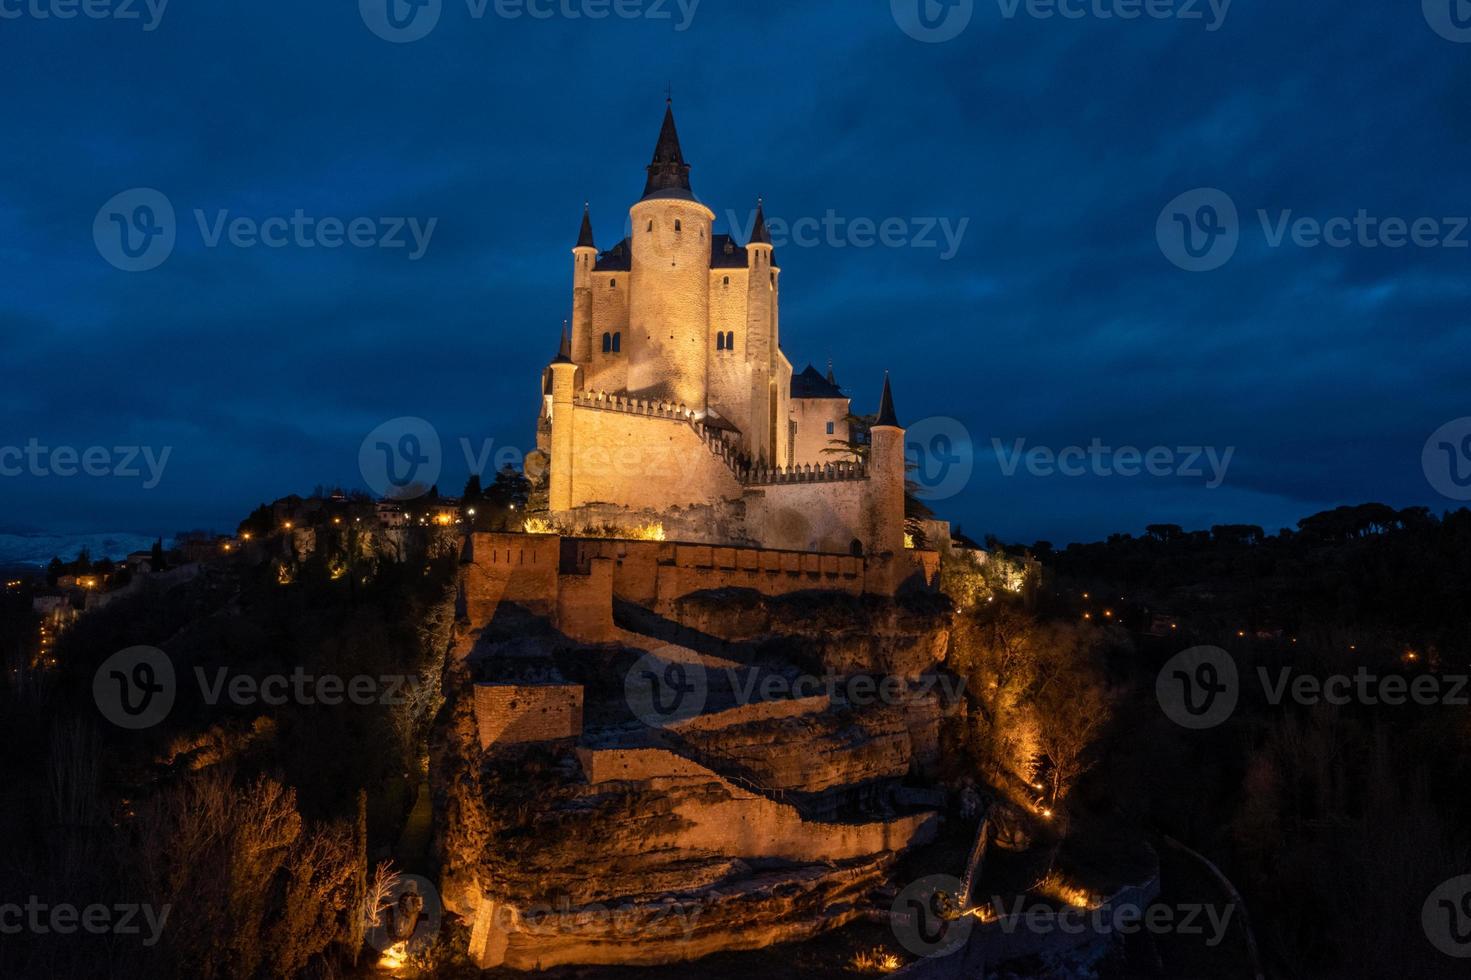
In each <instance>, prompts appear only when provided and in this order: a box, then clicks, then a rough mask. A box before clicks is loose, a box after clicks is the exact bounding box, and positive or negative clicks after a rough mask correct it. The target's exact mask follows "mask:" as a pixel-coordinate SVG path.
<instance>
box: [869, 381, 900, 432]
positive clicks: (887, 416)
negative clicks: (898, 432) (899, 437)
mask: <svg viewBox="0 0 1471 980" xmlns="http://www.w3.org/2000/svg"><path fill="white" fill-rule="evenodd" d="M873 424H874V425H890V426H893V427H894V428H896V429H897V428H900V425H899V417H898V416H897V415H895V414H894V393H893V392H892V391H890V390H889V372H888V371H885V372H884V394H883V397H882V398H880V399H879V414H878V418H876V419H875V420H874V423H873Z"/></svg>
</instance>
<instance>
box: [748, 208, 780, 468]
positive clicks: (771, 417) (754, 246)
mask: <svg viewBox="0 0 1471 980" xmlns="http://www.w3.org/2000/svg"><path fill="white" fill-rule="evenodd" d="M774 255H775V250H774V249H773V248H772V247H771V232H770V231H769V230H768V229H767V227H766V205H765V202H764V201H763V200H762V199H761V198H759V197H758V198H757V199H756V221H755V224H753V225H752V226H751V241H750V242H749V243H748V244H747V245H746V263H747V269H748V271H749V273H750V275H749V276H748V278H747V283H748V285H747V287H746V288H747V290H748V293H747V297H746V358H747V360H749V361H750V362H751V432H750V433H749V439H750V452H751V455H752V456H753V457H756V458H759V459H765V460H766V461H768V462H773V463H777V464H779V465H784V464H785V459H783V458H781V457H780V456H779V455H778V446H779V443H780V435H779V433H778V422H779V421H780V420H778V419H777V417H776V416H777V413H776V410H775V409H776V401H777V399H776V398H775V393H774V392H773V391H772V383H771V381H772V374H773V372H774V370H775V365H774V363H773V361H774V354H775V351H776V349H777V340H776V331H775V319H776V279H775V271H774V267H773V265H772V262H773V258H774ZM782 424H784V423H782Z"/></svg>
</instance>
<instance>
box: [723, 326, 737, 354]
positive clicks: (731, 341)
mask: <svg viewBox="0 0 1471 980" xmlns="http://www.w3.org/2000/svg"><path fill="white" fill-rule="evenodd" d="M725 349H726V350H735V331H734V330H729V331H727V332H726V334H725Z"/></svg>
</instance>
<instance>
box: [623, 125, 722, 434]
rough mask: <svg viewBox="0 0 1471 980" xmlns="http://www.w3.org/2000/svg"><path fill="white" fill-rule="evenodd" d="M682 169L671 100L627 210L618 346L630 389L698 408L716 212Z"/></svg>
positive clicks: (702, 386)
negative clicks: (624, 323)
mask: <svg viewBox="0 0 1471 980" xmlns="http://www.w3.org/2000/svg"><path fill="white" fill-rule="evenodd" d="M689 174H690V166H689V164H687V163H685V161H684V152H683V150H682V149H681V147H680V145H679V133H678V131H677V130H676V128H675V125H674V107H673V104H672V103H671V104H670V105H669V106H668V107H667V108H666V109H665V112H664V125H663V127H662V128H661V129H660V131H659V140H658V143H657V144H656V145H655V147H654V158H653V161H652V162H651V163H650V164H649V167H648V180H647V182H646V183H645V185H644V196H643V198H642V199H641V200H640V201H639V202H638V203H637V204H635V205H634V206H633V207H632V208H631V209H630V212H629V215H630V218H631V228H632V239H633V268H632V272H631V273H630V277H629V278H630V283H629V290H630V291H629V307H628V324H629V330H628V333H629V336H628V337H627V338H626V340H627V342H626V343H625V345H624V349H625V351H626V352H627V356H628V389H629V391H630V392H631V393H633V394H634V395H636V396H638V397H640V398H662V399H665V400H668V401H671V402H674V403H675V404H682V405H684V406H686V407H687V408H690V409H692V410H694V411H696V412H704V411H705V408H706V404H705V401H706V396H707V389H706V377H707V375H706V371H707V364H706V358H707V356H708V348H709V337H708V327H709V323H710V294H709V270H710V234H711V226H712V225H713V223H714V221H715V213H714V212H713V211H711V210H710V209H709V208H707V207H706V206H705V205H703V204H701V203H700V202H699V201H697V200H695V196H694V193H693V192H692V191H691V190H690V180H689Z"/></svg>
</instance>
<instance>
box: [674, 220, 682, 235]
mask: <svg viewBox="0 0 1471 980" xmlns="http://www.w3.org/2000/svg"><path fill="white" fill-rule="evenodd" d="M674 230H675V231H677V232H678V231H684V223H683V222H681V221H680V220H679V219H678V218H675V219H674Z"/></svg>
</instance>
